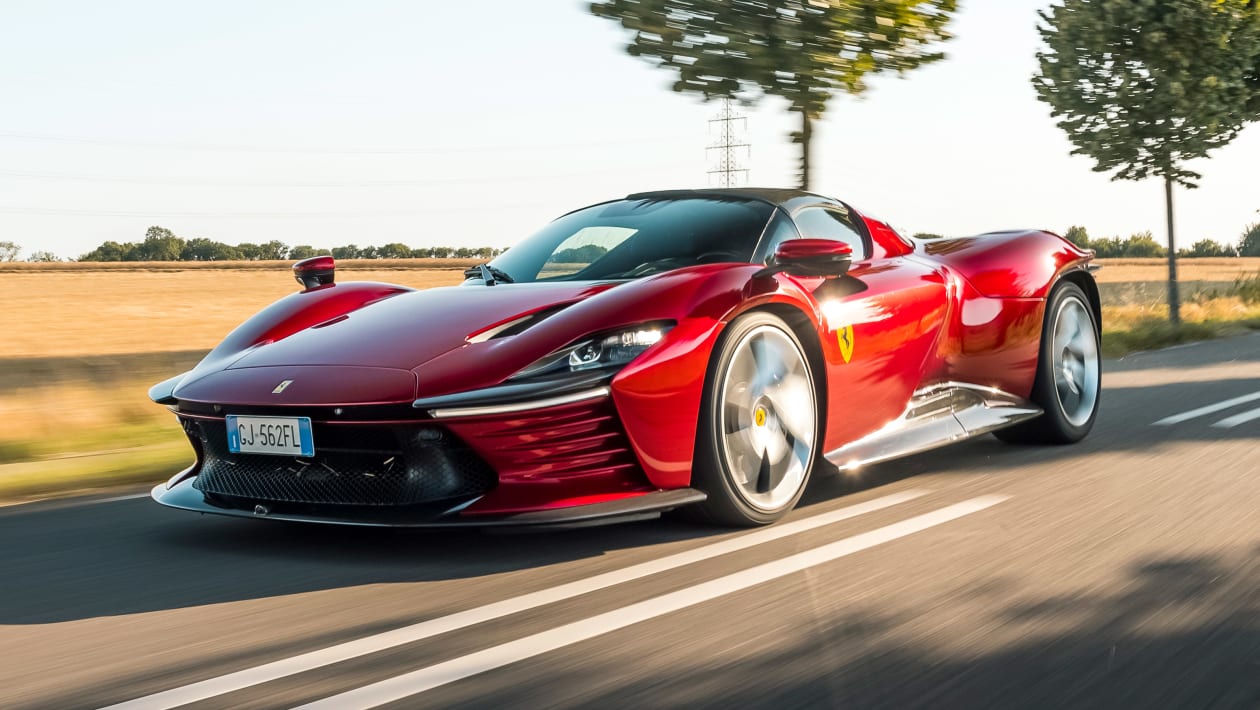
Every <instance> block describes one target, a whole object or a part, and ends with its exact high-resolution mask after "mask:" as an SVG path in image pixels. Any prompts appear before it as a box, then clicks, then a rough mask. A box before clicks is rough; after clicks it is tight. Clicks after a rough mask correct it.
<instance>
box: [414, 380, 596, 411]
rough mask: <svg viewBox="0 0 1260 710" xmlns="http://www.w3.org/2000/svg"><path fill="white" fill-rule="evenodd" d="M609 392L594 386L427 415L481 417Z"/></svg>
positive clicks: (546, 405)
mask: <svg viewBox="0 0 1260 710" xmlns="http://www.w3.org/2000/svg"><path fill="white" fill-rule="evenodd" d="M610 394H612V390H610V389H609V388H607V387H596V388H595V389H593V390H586V391H584V392H574V393H573V394H565V395H561V396H559V397H549V398H547V399H535V400H533V401H531V402H513V403H512V404H491V405H487V406H484V407H448V408H444V409H430V410H429V416H431V417H433V418H434V419H450V418H452V417H481V416H485V415H487V414H511V413H513V412H524V411H528V410H531V409H546V408H547V407H558V406H560V405H562V404H573V403H574V402H584V401H586V400H588V399H600V398H602V397H607V396H608V395H610Z"/></svg>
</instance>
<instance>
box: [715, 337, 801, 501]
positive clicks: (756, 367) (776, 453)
mask: <svg viewBox="0 0 1260 710" xmlns="http://www.w3.org/2000/svg"><path fill="white" fill-rule="evenodd" d="M818 430H819V418H818V397H817V394H816V390H815V387H814V375H813V372H812V371H811V369H810V365H809V358H808V357H807V356H806V355H805V349H804V348H803V347H802V346H801V342H800V340H799V339H798V338H797V337H796V334H795V333H794V332H793V331H792V329H791V328H790V327H789V326H788V325H787V324H786V323H784V322H783V320H782V319H781V318H779V317H777V316H775V315H772V314H770V313H765V312H755V313H750V314H748V315H745V316H742V317H740V318H738V319H736V320H735V321H734V322H733V323H732V324H731V325H730V327H728V328H727V330H726V332H725V333H723V334H722V337H721V338H720V340H719V342H718V347H717V349H716V350H715V354H714V358H713V361H712V363H711V365H710V370H709V375H708V377H707V383H706V386H705V395H704V404H703V410H702V413H701V418H700V430H699V431H698V432H697V447H696V453H697V456H696V461H695V468H694V473H693V478H694V482H693V485H694V486H696V487H697V488H699V489H701V490H703V491H705V492H706V493H707V494H708V495H709V497H708V500H706V501H705V502H704V503H703V504H702V505H701V506H699V507H698V508H697V509H695V510H694V512H696V513H698V514H699V516H700V517H702V518H704V519H707V520H709V521H711V522H715V523H720V524H724V525H740V526H753V525H766V524H768V523H772V522H774V521H776V520H778V519H779V518H781V517H783V516H784V515H785V514H786V513H787V512H788V511H789V510H791V509H792V507H793V506H794V505H796V502H797V501H798V500H800V497H801V494H802V493H803V492H804V491H805V484H806V483H807V482H808V481H809V475H810V471H811V469H812V468H813V463H814V454H815V448H816V446H817V443H818Z"/></svg>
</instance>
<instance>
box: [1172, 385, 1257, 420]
mask: <svg viewBox="0 0 1260 710" xmlns="http://www.w3.org/2000/svg"><path fill="white" fill-rule="evenodd" d="M1257 399H1260V392H1253V393H1251V394H1245V395H1243V396H1241V397H1235V398H1233V399H1227V400H1225V401H1224V402H1217V403H1216V404H1209V405H1208V406H1206V407H1199V408H1198V409H1191V410H1190V411H1188V412H1182V413H1181V414H1174V415H1173V416H1171V417H1164V418H1163V419H1160V420H1159V421H1157V422H1155V424H1154V426H1168V425H1169V424H1180V423H1181V422H1184V421H1188V420H1190V419H1194V418H1196V417H1201V416H1203V415H1205V414H1211V413H1212V412H1219V411H1221V410H1222V409H1229V408H1230V407H1237V406H1238V405H1240V404H1246V403H1247V402H1254V401H1256V400H1257Z"/></svg>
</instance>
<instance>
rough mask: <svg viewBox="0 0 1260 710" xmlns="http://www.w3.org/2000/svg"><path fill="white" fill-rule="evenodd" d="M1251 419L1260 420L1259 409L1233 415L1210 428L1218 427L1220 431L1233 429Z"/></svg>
mask: <svg viewBox="0 0 1260 710" xmlns="http://www.w3.org/2000/svg"><path fill="white" fill-rule="evenodd" d="M1253 419H1260V407H1257V408H1255V409H1252V410H1250V411H1246V412H1243V413H1242V414H1235V415H1234V416H1232V417H1226V418H1224V419H1222V420H1220V421H1219V422H1217V423H1215V424H1213V425H1212V426H1214V427H1219V428H1221V429H1233V428H1234V427H1236V426H1238V425H1239V424H1246V423H1247V422H1249V421H1251V420H1253Z"/></svg>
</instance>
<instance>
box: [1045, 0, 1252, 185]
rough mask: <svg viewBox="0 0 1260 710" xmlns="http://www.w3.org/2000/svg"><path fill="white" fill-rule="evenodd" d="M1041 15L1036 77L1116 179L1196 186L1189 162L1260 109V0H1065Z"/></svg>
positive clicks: (1083, 145) (1066, 123)
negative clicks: (1258, 75) (1259, 81)
mask: <svg viewBox="0 0 1260 710" xmlns="http://www.w3.org/2000/svg"><path fill="white" fill-rule="evenodd" d="M1039 14H1040V16H1041V18H1042V20H1043V21H1044V22H1045V24H1044V25H1043V26H1041V27H1039V28H1038V29H1039V30H1040V32H1041V36H1042V39H1043V40H1044V41H1045V43H1046V48H1045V49H1044V50H1043V51H1040V52H1038V53H1037V59H1038V61H1039V62H1040V70H1039V72H1038V73H1037V74H1036V75H1035V76H1034V77H1033V86H1034V87H1035V88H1036V90H1037V94H1038V96H1040V97H1041V99H1042V100H1043V101H1045V102H1046V103H1048V104H1050V107H1051V109H1052V112H1053V115H1054V116H1056V117H1058V118H1059V119H1060V120H1059V123H1058V125H1059V127H1060V128H1062V129H1063V130H1064V131H1065V132H1066V133H1067V134H1068V137H1069V138H1070V139H1071V141H1072V143H1073V144H1074V145H1075V146H1076V147H1075V149H1074V150H1073V153H1074V154H1080V155H1088V156H1090V157H1092V158H1093V159H1094V160H1095V161H1096V164H1095V167H1094V169H1095V170H1097V171H1099V172H1111V171H1114V175H1113V179H1125V180H1140V179H1143V178H1146V177H1149V176H1159V177H1162V178H1165V179H1168V180H1171V181H1173V182H1177V183H1180V184H1182V185H1185V186H1186V187H1194V186H1195V185H1194V181H1195V180H1197V179H1198V178H1199V177H1200V175H1199V174H1198V173H1195V172H1193V171H1191V170H1189V169H1186V168H1185V167H1183V165H1184V163H1185V162H1186V161H1188V160H1193V159H1195V158H1202V157H1205V156H1206V155H1207V153H1208V151H1210V150H1212V149H1214V148H1218V147H1220V146H1223V145H1225V144H1226V143H1228V142H1229V141H1231V140H1232V139H1233V138H1234V136H1236V135H1237V134H1238V132H1239V131H1240V130H1241V129H1242V128H1243V126H1244V124H1245V123H1247V122H1248V121H1254V120H1256V119H1257V118H1260V113H1257V112H1256V111H1254V110H1251V109H1252V107H1254V105H1255V104H1256V103H1257V101H1260V99H1258V97H1257V94H1256V86H1257V84H1255V72H1256V71H1257V60H1258V59H1260V7H1257V3H1256V2H1254V0H1063V3H1062V4H1060V5H1052V6H1051V7H1050V8H1049V11H1048V12H1046V11H1042V12H1040V13H1039Z"/></svg>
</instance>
